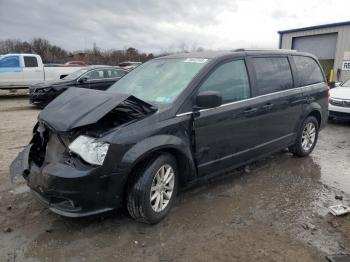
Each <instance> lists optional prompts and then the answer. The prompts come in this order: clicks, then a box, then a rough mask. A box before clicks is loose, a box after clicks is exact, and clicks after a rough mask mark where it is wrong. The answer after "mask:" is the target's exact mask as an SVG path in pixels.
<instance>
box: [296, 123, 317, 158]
mask: <svg viewBox="0 0 350 262" xmlns="http://www.w3.org/2000/svg"><path fill="white" fill-rule="evenodd" d="M318 131H319V126H318V121H317V119H316V118H315V117H313V116H309V117H307V118H306V119H305V120H304V122H303V124H302V126H301V129H300V130H299V133H298V136H297V140H296V143H295V144H294V145H293V146H291V147H290V148H289V151H291V152H292V153H293V154H294V155H296V156H300V157H304V156H307V155H309V154H310V153H311V152H312V151H313V150H314V148H315V145H316V143H317V138H318Z"/></svg>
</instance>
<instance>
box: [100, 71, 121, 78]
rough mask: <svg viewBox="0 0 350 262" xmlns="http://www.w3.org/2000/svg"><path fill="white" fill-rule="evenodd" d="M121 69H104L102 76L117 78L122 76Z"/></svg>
mask: <svg viewBox="0 0 350 262" xmlns="http://www.w3.org/2000/svg"><path fill="white" fill-rule="evenodd" d="M124 75H125V73H124V71H123V70H115V69H105V71H104V78H118V77H122V76H124Z"/></svg>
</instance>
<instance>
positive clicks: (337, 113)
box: [329, 79, 350, 120]
mask: <svg viewBox="0 0 350 262" xmlns="http://www.w3.org/2000/svg"><path fill="white" fill-rule="evenodd" d="M329 118H330V119H333V118H336V119H342V120H350V79H348V80H347V81H345V82H344V83H342V84H341V85H340V86H338V87H335V88H332V89H331V90H330V98H329Z"/></svg>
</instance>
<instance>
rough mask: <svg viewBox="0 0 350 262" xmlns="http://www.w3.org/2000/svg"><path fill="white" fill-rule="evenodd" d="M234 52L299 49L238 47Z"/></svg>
mask: <svg viewBox="0 0 350 262" xmlns="http://www.w3.org/2000/svg"><path fill="white" fill-rule="evenodd" d="M232 51H233V52H243V51H292V52H296V51H297V50H292V49H278V48H276V49H273V48H270V49H269V48H237V49H234V50H232Z"/></svg>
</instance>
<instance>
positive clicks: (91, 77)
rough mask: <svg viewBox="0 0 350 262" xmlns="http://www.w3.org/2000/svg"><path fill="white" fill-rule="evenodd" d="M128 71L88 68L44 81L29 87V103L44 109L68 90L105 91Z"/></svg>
mask: <svg viewBox="0 0 350 262" xmlns="http://www.w3.org/2000/svg"><path fill="white" fill-rule="evenodd" d="M127 73H128V71H126V70H124V69H122V68H118V67H113V66H103V67H101V66H90V67H84V69H79V70H78V71H75V72H74V73H72V74H70V75H68V76H66V77H64V78H62V79H59V80H53V81H45V82H42V83H38V84H35V85H32V86H30V87H29V101H30V103H31V104H32V105H35V106H39V107H45V106H46V105H47V104H48V103H50V102H51V101H52V100H53V99H55V98H56V97H57V96H58V95H60V94H62V93H63V92H64V91H66V90H67V89H68V88H71V87H81V88H89V89H98V90H106V89H107V88H108V87H110V86H111V85H112V84H114V83H115V82H116V81H118V80H119V79H120V78H121V77H123V76H124V75H126V74H127Z"/></svg>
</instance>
